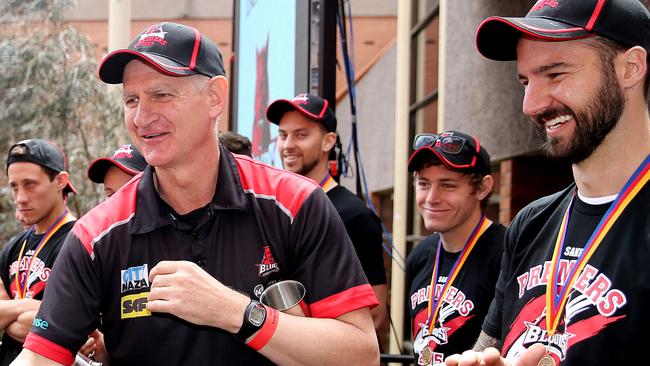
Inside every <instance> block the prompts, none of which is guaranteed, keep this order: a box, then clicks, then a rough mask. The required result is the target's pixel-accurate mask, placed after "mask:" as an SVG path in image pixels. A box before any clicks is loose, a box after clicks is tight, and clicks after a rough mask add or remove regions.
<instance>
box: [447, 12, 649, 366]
mask: <svg viewBox="0 0 650 366" xmlns="http://www.w3.org/2000/svg"><path fill="white" fill-rule="evenodd" d="M477 46H478V50H479V51H480V52H481V54H483V55H484V56H486V57H488V58H491V59H494V60H516V62H517V72H518V75H519V80H520V82H521V84H522V85H523V86H524V102H523V111H524V113H525V114H526V115H528V116H529V117H531V119H532V121H533V124H534V126H535V127H536V128H537V129H538V130H539V131H540V134H541V136H542V137H543V139H544V146H543V149H544V151H545V152H546V154H547V155H548V156H549V157H551V158H555V159H562V160H565V161H569V162H570V163H571V164H572V169H573V176H574V179H575V184H572V185H571V186H569V187H568V188H567V189H565V190H563V191H560V192H558V193H556V194H554V195H551V196H548V197H545V198H542V199H540V200H538V201H536V202H533V203H531V204H530V205H528V206H527V207H525V208H524V209H523V210H522V211H521V212H519V214H518V215H517V216H516V217H515V219H514V220H513V222H512V224H511V226H510V227H509V228H508V232H507V234H506V241H505V246H504V256H503V262H502V267H501V274H500V278H499V282H498V285H497V289H496V296H495V299H494V301H493V303H492V305H491V306H490V312H489V314H488V316H487V317H486V320H485V323H484V325H483V333H482V334H481V336H480V338H479V342H478V344H477V346H476V349H477V350H481V349H483V348H484V347H486V346H492V345H493V346H496V347H498V348H500V353H501V356H502V357H499V353H498V351H496V350H495V349H494V348H489V349H488V350H486V351H484V352H482V353H473V352H467V353H465V354H463V355H462V356H454V357H452V358H450V359H449V360H448V361H447V364H448V365H456V364H458V362H459V361H460V362H461V363H462V364H463V365H478V361H479V360H480V359H481V358H482V359H483V362H484V363H481V365H484V364H485V365H493V364H494V365H501V364H510V363H511V362H512V363H514V364H517V365H534V364H536V362H538V359H539V364H540V365H559V364H560V363H561V364H562V365H565V366H567V365H568V366H577V365H596V364H598V365H629V364H637V363H638V362H639V361H637V360H641V359H645V358H646V351H645V348H646V347H647V342H646V340H647V328H648V325H650V313H648V308H650V286H649V285H648V283H649V282H648V276H649V275H650V271H649V270H648V263H650V251H649V250H648V248H650V235H649V233H650V216H649V215H648V202H650V186H649V185H648V184H647V181H648V179H650V168H649V164H650V129H649V128H648V126H650V118H649V117H648V108H647V100H648V99H647V98H648V80H649V78H648V61H647V60H648V51H650V13H648V11H647V10H646V8H645V7H644V6H643V5H641V3H639V2H638V1H637V0H599V1H596V0H557V1H538V2H537V3H536V4H535V5H534V6H533V8H532V9H531V10H530V11H529V13H528V14H527V15H526V16H525V17H523V18H501V17H492V18H488V19H487V20H485V21H484V22H483V23H482V24H481V25H480V26H479V29H478V32H477ZM532 345H535V346H534V347H532ZM531 348H534V349H531ZM540 357H541V359H540ZM486 359H487V360H486Z"/></svg>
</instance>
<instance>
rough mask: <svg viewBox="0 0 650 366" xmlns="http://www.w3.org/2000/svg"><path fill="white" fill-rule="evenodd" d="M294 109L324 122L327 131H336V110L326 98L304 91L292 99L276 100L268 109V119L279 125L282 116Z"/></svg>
mask: <svg viewBox="0 0 650 366" xmlns="http://www.w3.org/2000/svg"><path fill="white" fill-rule="evenodd" d="M292 110H296V111H298V112H300V113H302V114H303V115H304V116H305V117H307V118H309V119H312V120H314V121H317V122H320V123H322V124H323V125H324V126H325V129H326V130H327V132H336V116H335V115H334V111H332V108H330V107H329V103H328V102H327V100H326V99H323V98H321V97H319V96H316V95H313V94H307V93H302V94H298V95H296V96H295V97H293V99H291V100H288V99H278V100H276V101H275V102H273V103H271V105H269V107H268V108H267V109H266V119H268V120H269V122H272V123H275V124H276V125H279V124H280V119H282V116H283V115H284V114H285V113H286V112H288V111H292Z"/></svg>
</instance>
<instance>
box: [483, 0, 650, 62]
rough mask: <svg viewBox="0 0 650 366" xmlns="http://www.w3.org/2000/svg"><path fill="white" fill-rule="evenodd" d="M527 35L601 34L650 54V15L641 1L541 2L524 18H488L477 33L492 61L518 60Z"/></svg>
mask: <svg viewBox="0 0 650 366" xmlns="http://www.w3.org/2000/svg"><path fill="white" fill-rule="evenodd" d="M524 34H525V35H528V36H531V37H534V38H539V39H543V40H547V41H568V40H572V39H580V38H586V37H591V36H594V35H599V36H601V37H604V38H607V39H610V40H612V41H614V42H616V43H618V44H620V45H621V46H624V47H634V46H641V47H643V48H645V49H646V51H649V52H650V13H648V10H647V9H646V8H645V7H644V6H643V5H642V4H641V3H640V2H639V1H638V0H539V1H537V3H535V5H533V7H532V8H531V9H530V11H529V12H528V14H526V16H525V17H523V18H511V17H489V18H487V19H485V20H484V21H483V22H482V23H481V25H479V27H478V30H477V31H476V47H477V48H478V51H479V52H480V53H481V54H482V55H483V56H485V57H487V58H489V59H492V60H497V61H512V60H516V59H517V42H518V41H519V37H521V36H522V35H524Z"/></svg>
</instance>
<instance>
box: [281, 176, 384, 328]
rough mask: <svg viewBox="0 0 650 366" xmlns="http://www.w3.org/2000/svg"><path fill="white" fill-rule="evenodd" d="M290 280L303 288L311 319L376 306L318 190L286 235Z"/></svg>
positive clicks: (339, 226) (335, 216) (329, 205)
mask: <svg viewBox="0 0 650 366" xmlns="http://www.w3.org/2000/svg"><path fill="white" fill-rule="evenodd" d="M289 241H290V243H292V246H293V252H294V255H293V259H292V262H293V263H291V265H290V266H289V268H292V273H291V274H290V278H293V279H296V280H298V281H300V282H302V283H303V285H305V288H306V294H305V301H306V302H307V304H308V306H309V310H310V312H311V316H313V317H318V318H336V317H338V316H340V315H343V314H345V313H348V312H350V311H353V310H357V309H361V308H364V307H373V306H376V305H377V304H378V301H377V298H376V297H375V294H374V292H373V291H372V287H370V285H369V284H368V281H367V279H366V276H365V275H364V273H363V270H362V268H361V264H360V263H359V259H358V258H357V255H356V253H355V251H354V247H353V246H352V243H351V242H350V238H349V236H348V234H347V232H346V230H345V226H344V225H343V222H342V221H341V218H340V217H339V215H338V213H337V211H336V209H335V208H334V206H333V205H332V203H331V202H330V200H329V199H328V198H327V196H326V195H325V193H324V192H323V191H322V190H321V189H315V190H314V191H313V192H312V193H311V194H310V195H309V197H308V198H307V199H306V200H305V202H304V203H303V204H302V206H301V208H300V210H299V212H298V214H297V215H296V217H295V219H294V221H293V223H292V225H291V228H290V233H289Z"/></svg>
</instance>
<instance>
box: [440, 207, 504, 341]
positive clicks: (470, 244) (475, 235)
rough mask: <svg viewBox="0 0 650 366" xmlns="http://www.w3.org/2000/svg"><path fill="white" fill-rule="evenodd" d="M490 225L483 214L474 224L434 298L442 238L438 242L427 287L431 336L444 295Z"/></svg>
mask: <svg viewBox="0 0 650 366" xmlns="http://www.w3.org/2000/svg"><path fill="white" fill-rule="evenodd" d="M491 223H492V221H490V220H488V219H487V218H486V217H485V213H483V215H481V219H480V220H479V222H478V224H476V226H475V227H474V229H473V230H472V233H471V234H470V236H469V238H467V242H466V243H465V246H464V247H463V251H462V252H461V253H460V255H459V256H458V258H457V259H456V263H454V265H453V267H451V270H450V271H449V276H447V282H446V283H445V285H444V286H443V287H442V290H441V291H440V296H438V297H435V296H434V293H435V292H436V283H437V282H438V270H439V268H438V267H439V262H440V253H441V252H442V238H441V239H440V240H439V241H438V250H437V251H436V259H435V261H434V262H433V273H432V274H431V285H430V287H429V304H428V306H427V314H428V316H427V326H428V329H429V334H431V332H432V331H433V328H435V322H436V320H437V319H438V313H439V312H440V308H441V307H442V303H443V300H442V299H444V298H445V295H447V292H449V289H450V288H451V284H452V283H453V282H454V279H456V276H458V273H460V269H461V268H462V267H463V264H465V261H466V260H467V257H469V253H470V252H471V251H472V249H473V248H474V246H475V245H476V242H478V239H479V238H480V237H481V235H482V234H483V233H484V232H485V230H487V228H488V227H489V226H490V224H491Z"/></svg>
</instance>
